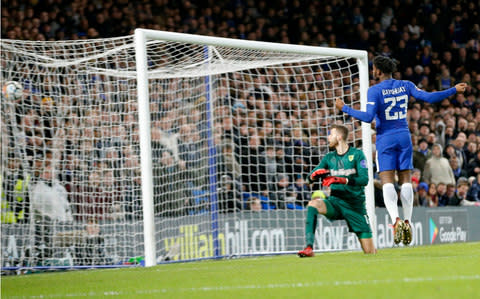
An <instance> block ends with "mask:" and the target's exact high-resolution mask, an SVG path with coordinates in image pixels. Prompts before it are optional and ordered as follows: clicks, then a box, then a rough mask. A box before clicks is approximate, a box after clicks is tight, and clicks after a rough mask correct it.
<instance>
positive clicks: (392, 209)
mask: <svg viewBox="0 0 480 299" xmlns="http://www.w3.org/2000/svg"><path fill="white" fill-rule="evenodd" d="M382 190H383V201H384V203H385V207H386V208H387V211H388V214H389V215H390V218H391V219H392V223H393V224H395V220H396V219H397V217H399V216H398V206H397V202H398V195H397V191H396V190H395V186H393V184H392V183H386V184H384V185H383V187H382Z"/></svg>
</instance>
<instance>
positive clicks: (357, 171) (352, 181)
mask: <svg viewBox="0 0 480 299" xmlns="http://www.w3.org/2000/svg"><path fill="white" fill-rule="evenodd" d="M317 169H328V170H329V171H330V174H329V175H331V176H338V177H345V178H347V179H348V184H347V185H343V184H332V185H330V196H333V197H338V198H340V199H342V200H345V201H348V202H350V203H351V204H354V205H356V204H359V205H364V204H365V186H366V185H367V184H368V169H367V159H366V158H365V155H364V154H363V152H362V151H361V150H359V149H356V148H354V147H349V149H348V151H347V152H346V153H345V154H343V155H339V154H338V153H337V151H336V150H334V151H332V152H329V153H328V154H326V155H325V157H323V159H322V161H321V162H320V164H318V166H317V167H315V169H313V170H312V172H311V173H310V174H309V177H310V176H311V174H312V173H313V172H314V171H315V170H317Z"/></svg>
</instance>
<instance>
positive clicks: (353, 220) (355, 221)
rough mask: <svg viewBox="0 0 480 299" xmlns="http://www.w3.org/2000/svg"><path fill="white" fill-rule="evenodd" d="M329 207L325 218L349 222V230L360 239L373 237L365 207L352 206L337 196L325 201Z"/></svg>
mask: <svg viewBox="0 0 480 299" xmlns="http://www.w3.org/2000/svg"><path fill="white" fill-rule="evenodd" d="M323 201H324V202H325V205H326V206H327V213H326V214H325V217H327V218H328V219H329V220H342V219H344V220H345V221H346V222H347V225H348V230H349V231H350V232H353V233H355V234H356V235H357V237H358V238H359V239H369V238H371V237H372V229H371V228H370V220H369V219H368V215H367V210H366V209H365V206H364V205H361V206H358V205H351V204H350V203H349V202H347V201H345V200H342V199H340V198H338V197H335V196H330V197H328V198H327V199H324V200H323Z"/></svg>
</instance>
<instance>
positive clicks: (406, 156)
mask: <svg viewBox="0 0 480 299" xmlns="http://www.w3.org/2000/svg"><path fill="white" fill-rule="evenodd" d="M375 145H376V148H377V165H378V171H379V172H382V171H387V170H407V169H413V146H412V140H411V137H410V133H409V132H399V133H397V134H389V135H381V136H377V141H376V143H375Z"/></svg>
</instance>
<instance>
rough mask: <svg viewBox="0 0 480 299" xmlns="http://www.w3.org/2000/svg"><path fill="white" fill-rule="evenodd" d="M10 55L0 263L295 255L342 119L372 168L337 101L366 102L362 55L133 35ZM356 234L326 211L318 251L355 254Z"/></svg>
mask: <svg viewBox="0 0 480 299" xmlns="http://www.w3.org/2000/svg"><path fill="white" fill-rule="evenodd" d="M1 65H2V71H1V78H0V79H1V83H2V85H3V84H4V83H5V82H7V81H12V80H13V81H17V82H20V83H21V84H22V86H23V88H24V92H23V96H22V97H21V98H18V99H11V98H8V99H7V98H2V105H1V111H2V112H1V131H2V135H1V136H2V139H1V149H0V151H1V155H2V160H1V161H2V165H1V169H2V171H1V179H2V240H1V241H2V268H3V269H20V268H22V267H40V268H42V267H72V266H73V267H92V266H98V267H110V266H122V265H136V264H138V263H141V264H144V263H145V264H146V265H147V266H151V265H153V264H156V263H159V262H163V261H171V260H184V261H186V260H192V259H201V258H217V257H227V256H241V255H255V254H278V253H287V252H293V251H296V250H298V249H299V248H301V247H303V246H304V221H305V220H304V219H305V206H306V203H307V202H308V200H309V199H310V196H311V193H312V191H313V190H321V186H319V185H318V184H316V185H314V186H313V189H310V188H309V187H308V186H306V185H305V182H304V178H305V177H306V175H307V174H308V173H309V172H310V171H311V169H313V168H314V167H315V166H316V165H317V164H318V163H319V161H320V160H321V158H322V157H323V156H324V155H325V153H326V152H327V151H328V147H327V140H326V136H327V133H328V130H329V125H331V124H333V123H341V124H346V125H347V126H349V127H350V129H351V135H350V141H351V144H352V145H355V146H357V147H363V149H364V150H365V153H366V156H367V158H368V160H369V162H370V163H369V165H370V166H369V167H370V176H371V173H372V172H371V165H372V163H371V143H370V129H369V126H368V125H365V124H363V125H362V124H361V123H360V122H358V121H355V120H353V119H351V118H346V117H345V115H343V114H338V113H336V111H335V110H334V99H335V97H341V98H343V99H344V100H345V102H346V103H348V104H350V105H353V106H357V108H358V107H360V106H361V105H365V103H364V102H365V92H366V88H367V85H368V79H367V78H368V74H367V66H366V65H367V64H366V55H365V53H364V52H361V51H352V50H339V49H327V48H318V47H305V46H293V45H281V44H271V43H261V42H248V41H238V40H231V39H222V38H214V37H202V36H193V35H186V34H175V33H168V32H155V31H149V30H137V31H136V35H135V37H134V36H127V37H120V38H112V39H101V40H100V39H99V40H83V41H62V42H29V41H14V40H5V39H4V40H2V41H1ZM370 187H371V185H369V188H370ZM369 188H367V197H368V202H369V207H368V209H369V215H370V218H372V219H373V220H374V213H373V193H372V192H370V191H369V190H370V189H369ZM323 191H324V192H325V194H328V190H323ZM347 231H348V230H347V228H346V224H345V223H343V222H338V223H330V222H328V221H326V220H325V219H321V221H319V229H318V235H317V238H316V242H317V243H318V244H319V246H318V248H319V249H320V250H346V249H358V248H359V245H358V244H357V243H356V241H355V238H354V237H352V235H350V234H348V232H347Z"/></svg>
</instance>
